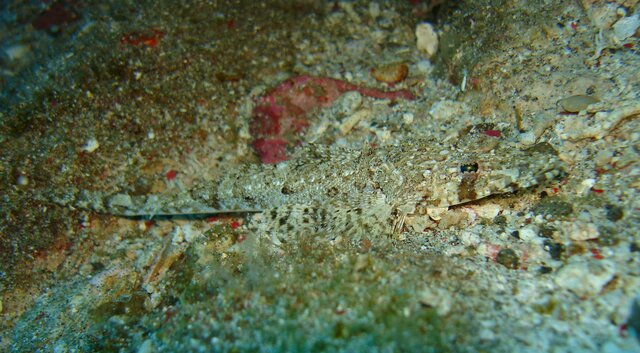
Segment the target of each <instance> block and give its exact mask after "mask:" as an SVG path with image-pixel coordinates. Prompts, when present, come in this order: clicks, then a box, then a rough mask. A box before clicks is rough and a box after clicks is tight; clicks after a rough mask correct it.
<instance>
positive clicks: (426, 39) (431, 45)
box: [416, 22, 438, 57]
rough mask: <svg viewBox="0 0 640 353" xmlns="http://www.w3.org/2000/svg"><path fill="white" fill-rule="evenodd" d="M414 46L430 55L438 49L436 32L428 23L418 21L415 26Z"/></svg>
mask: <svg viewBox="0 0 640 353" xmlns="http://www.w3.org/2000/svg"><path fill="white" fill-rule="evenodd" d="M416 47H417V48H418V50H419V51H421V52H423V53H425V54H427V57H432V56H434V55H435V54H436V52H437V51H438V34H437V33H436V31H435V30H434V29H433V26H432V25H431V24H430V23H426V22H424V23H420V24H418V25H417V26H416Z"/></svg>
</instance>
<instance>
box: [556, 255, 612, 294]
mask: <svg viewBox="0 0 640 353" xmlns="http://www.w3.org/2000/svg"><path fill="white" fill-rule="evenodd" d="M614 275H615V265H614V264H613V263H611V262H608V261H605V260H600V261H581V262H574V263H570V264H568V265H566V266H564V267H562V268H561V269H560V270H558V272H557V275H556V277H555V282H556V285H557V286H558V287H561V288H565V289H568V290H570V291H571V292H573V293H574V294H576V295H578V296H579V297H589V296H594V295H596V294H598V293H600V291H601V290H602V288H604V286H605V285H606V284H607V283H609V281H611V280H612V279H613V276H614Z"/></svg>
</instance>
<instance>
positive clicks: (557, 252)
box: [543, 239, 564, 260]
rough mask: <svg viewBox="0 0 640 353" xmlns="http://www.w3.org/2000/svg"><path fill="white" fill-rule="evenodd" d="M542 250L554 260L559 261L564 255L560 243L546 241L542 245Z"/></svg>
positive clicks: (562, 246)
mask: <svg viewBox="0 0 640 353" xmlns="http://www.w3.org/2000/svg"><path fill="white" fill-rule="evenodd" d="M543 244H544V245H543V247H544V250H545V251H547V252H548V253H549V256H551V258H552V259H554V260H561V259H562V254H563V253H564V245H562V244H561V243H554V242H553V241H551V240H549V239H546V240H545V241H544V243H543Z"/></svg>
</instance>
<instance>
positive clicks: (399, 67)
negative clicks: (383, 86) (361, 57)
mask: <svg viewBox="0 0 640 353" xmlns="http://www.w3.org/2000/svg"><path fill="white" fill-rule="evenodd" d="M408 73H409V67H408V66H407V65H406V64H391V65H387V66H382V67H378V68H374V69H373V70H372V71H371V75H372V76H373V77H374V78H375V79H376V80H377V81H379V82H384V83H398V82H400V81H402V80H404V79H405V78H406V77H407V74H408Z"/></svg>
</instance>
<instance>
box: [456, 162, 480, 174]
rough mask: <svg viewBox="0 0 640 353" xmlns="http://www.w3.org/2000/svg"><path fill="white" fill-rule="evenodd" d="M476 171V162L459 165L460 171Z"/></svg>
mask: <svg viewBox="0 0 640 353" xmlns="http://www.w3.org/2000/svg"><path fill="white" fill-rule="evenodd" d="M477 171H478V163H470V164H463V165H461V166H460V173H475V172H477Z"/></svg>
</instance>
